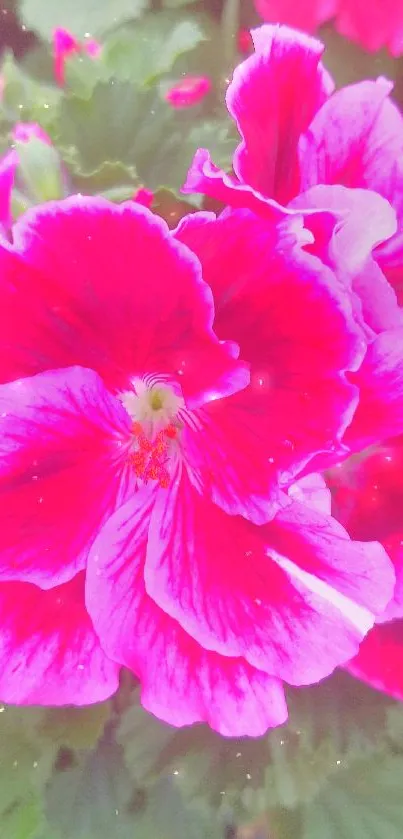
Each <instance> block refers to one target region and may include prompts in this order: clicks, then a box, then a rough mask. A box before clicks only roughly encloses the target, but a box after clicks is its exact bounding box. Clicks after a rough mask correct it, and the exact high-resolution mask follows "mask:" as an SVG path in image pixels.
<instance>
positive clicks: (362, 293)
mask: <svg viewBox="0 0 403 839" xmlns="http://www.w3.org/2000/svg"><path fill="white" fill-rule="evenodd" d="M252 34H253V39H254V44H255V54H254V55H252V56H250V57H249V58H248V59H246V60H245V61H244V62H243V63H242V64H240V66H239V67H237V68H236V70H235V72H234V77H233V81H232V82H231V84H230V86H229V88H228V91H227V106H228V109H229V112H230V114H231V116H232V117H233V118H234V119H235V120H236V123H237V126H238V129H239V132H240V134H241V142H240V144H239V146H238V148H237V150H236V152H235V155H234V160H233V169H234V172H235V176H234V177H231V176H229V175H226V174H225V173H224V172H222V171H220V170H219V169H218V168H217V167H215V166H214V164H213V163H212V161H211V159H210V155H209V153H208V151H207V150H205V149H200V150H199V151H198V152H197V154H196V156H195V159H194V161H193V165H192V167H191V169H190V171H189V174H188V178H187V182H186V184H185V186H184V188H183V191H184V192H195V191H199V192H203V193H205V194H207V195H210V196H212V197H214V198H216V199H218V200H221V201H224V202H225V203H227V204H228V205H229V207H231V208H239V207H244V208H247V209H248V210H250V211H252V212H253V213H254V214H255V215H256V216H259V217H260V219H262V220H263V219H266V220H267V221H270V220H271V219H273V218H277V219H278V218H279V216H280V215H281V213H283V219H284V212H288V213H289V214H290V215H289V216H288V218H289V224H291V223H292V218H293V216H292V214H293V213H296V212H298V213H300V214H301V216H302V219H303V223H304V226H305V228H306V230H308V231H310V235H311V239H310V240H309V241H308V240H307V241H306V247H307V248H308V249H309V250H311V252H312V253H314V254H316V255H317V256H318V257H320V258H321V259H322V260H323V261H324V262H326V263H327V264H329V265H330V266H333V268H335V267H336V266H337V273H338V276H339V277H340V278H342V279H343V281H344V282H345V284H346V291H347V290H348V292H349V293H350V294H351V295H352V297H351V299H352V305H353V310H354V317H355V319H356V322H357V323H359V324H360V325H361V328H362V330H363V333H364V334H365V336H366V341H367V343H368V352H367V355H366V357H365V362H364V363H363V364H361V365H359V366H358V368H357V369H356V372H354V373H352V375H351V381H353V382H354V384H355V385H356V386H357V387H358V388H359V391H360V401H359V404H358V407H357V412H356V415H355V417H354V422H353V423H352V425H351V427H350V428H349V429H348V430H347V432H346V436H345V438H344V440H343V443H344V444H346V445H347V446H348V447H349V448H350V449H354V450H359V449H360V448H363V447H364V446H367V445H369V444H371V443H374V442H378V441H380V440H382V439H384V438H385V437H388V436H391V435H396V434H398V433H401V432H402V430H403V414H402V410H401V404H402V401H401V397H402V394H403V314H402V310H401V309H400V308H399V306H398V304H397V300H396V294H395V292H394V289H393V287H392V285H393V286H394V288H396V289H398V288H399V283H400V282H401V278H402V277H403V237H402V233H401V221H402V213H403V209H402V208H403V168H402V164H401V161H403V120H402V117H401V115H400V113H399V112H398V110H397V108H396V106H395V105H394V104H393V103H392V102H391V100H390V99H389V93H390V89H391V86H390V84H389V83H388V82H386V81H385V80H384V79H379V80H378V81H374V82H361V83H359V84H357V85H352V86H350V87H347V88H344V89H342V90H340V91H337V92H334V85H333V82H332V80H331V78H330V77H329V74H328V73H327V71H326V70H325V68H324V67H323V65H322V63H321V61H320V59H321V55H322V52H323V47H322V45H321V44H320V43H319V42H318V41H316V40H314V39H312V38H310V37H308V36H306V35H303V34H302V33H299V32H295V31H293V30H290V29H288V28H287V27H279V26H274V27H272V26H262V27H261V28H260V29H257V30H255V31H254V32H253V33H252ZM296 78H298V80H299V83H298V85H296V84H295V79H296ZM301 89H303V91H304V95H303V96H301ZM278 202H282V203H283V204H286V205H287V207H286V210H284V208H282V207H281V206H280V205H279V204H278ZM227 212H228V211H227ZM396 215H397V216H398V219H399V228H398V232H396V230H397V227H396ZM294 222H295V223H296V221H295V219H294ZM191 223H192V224H193V225H194V228H195V233H194V234H192V235H194V236H195V237H197V233H196V228H197V225H198V224H199V222H198V219H197V216H196V217H195V218H194V220H193V221H192V222H191ZM187 241H188V244H189V245H190V247H194V246H193V244H192V237H191V234H190V232H189V235H188V240H187ZM197 252H198V255H199V258H201V260H202V262H203V263H204V262H205V259H207V258H208V254H207V255H206V257H204V256H203V253H202V250H201V249H199V250H198V251H197ZM388 281H389V282H388ZM218 335H219V337H221V335H220V331H219V329H218ZM312 465H313V464H311V467H312ZM321 465H322V467H323V460H322V462H320V461H317V462H316V464H315V466H316V467H317V468H321Z"/></svg>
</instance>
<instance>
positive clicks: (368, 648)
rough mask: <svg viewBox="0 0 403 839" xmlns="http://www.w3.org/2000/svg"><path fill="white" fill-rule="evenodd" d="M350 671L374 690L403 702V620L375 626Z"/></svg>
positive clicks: (348, 667)
mask: <svg viewBox="0 0 403 839" xmlns="http://www.w3.org/2000/svg"><path fill="white" fill-rule="evenodd" d="M346 670H348V672H349V673H351V675H352V676H356V677H357V679H361V681H363V682H366V683H367V684H368V685H371V687H373V688H376V689H377V690H381V691H383V692H384V693H387V694H389V695H390V696H393V697H394V698H395V699H401V700H403V620H397V621H392V622H391V623H384V624H382V625H381V626H374V628H373V629H371V631H370V632H369V633H368V635H367V637H366V638H364V641H363V642H362V644H361V646H360V649H359V652H358V655H356V656H355V658H353V660H352V661H350V662H349V663H348V665H347V666H346Z"/></svg>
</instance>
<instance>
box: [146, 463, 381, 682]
mask: <svg viewBox="0 0 403 839" xmlns="http://www.w3.org/2000/svg"><path fill="white" fill-rule="evenodd" d="M317 515H318V514H316V513H315V519H316V516H317ZM270 535H271V525H265V526H262V527H255V526H254V525H252V524H250V523H249V522H247V521H245V520H244V519H242V518H241V517H230V516H227V515H226V514H225V513H223V512H222V511H221V510H220V509H219V508H218V507H216V506H214V505H212V504H211V502H209V501H208V500H206V499H205V498H203V497H202V496H201V495H199V494H198V493H197V492H196V490H195V489H194V488H193V487H192V486H191V484H190V482H189V480H188V478H187V476H186V474H185V473H183V474H182V477H181V480H180V482H179V483H178V484H176V485H173V486H172V487H171V488H170V490H169V491H167V492H166V493H165V494H162V493H160V494H159V495H158V497H157V501H156V504H155V507H154V509H153V513H152V519H151V526H150V535H149V539H148V545H147V559H146V565H145V584H146V590H147V592H148V594H149V595H150V597H152V599H153V600H154V601H155V602H156V603H157V605H159V606H160V607H161V608H162V609H163V610H164V611H165V612H167V613H168V614H169V615H170V616H171V617H172V618H174V619H175V620H177V621H178V622H179V623H180V624H181V626H182V627H183V629H184V630H185V631H186V632H188V633H189V634H190V635H192V637H193V638H194V639H195V640H196V641H197V642H198V643H199V644H200V645H201V646H203V647H204V648H205V649H207V650H210V651H213V652H217V653H220V654H221V655H224V656H230V657H237V656H242V657H244V658H245V659H246V660H247V661H248V662H249V663H250V664H251V665H252V666H253V667H257V668H258V669H260V670H264V671H265V672H267V673H270V674H271V675H274V676H277V677H278V678H281V679H284V680H285V681H288V682H290V683H292V684H309V683H311V682H314V681H317V680H319V679H321V678H323V677H324V676H325V675H328V674H329V673H330V672H332V670H333V669H334V667H335V666H337V665H338V664H340V663H344V662H345V661H346V660H348V658H349V657H352V656H351V652H350V651H351V650H357V649H358V646H359V643H360V641H361V640H362V638H363V637H364V635H365V633H366V632H367V631H368V629H369V628H370V626H372V625H373V622H374V616H373V614H372V613H370V612H369V611H368V610H367V609H365V610H364V611H362V610H360V608H359V606H358V605H357V603H351V601H348V604H347V601H346V598H343V597H340V594H339V592H338V591H337V589H336V590H334V589H332V588H331V587H330V586H326V585H325V584H322V585H321V584H320V583H321V581H320V580H318V578H315V577H314V576H313V574H309V573H308V574H307V573H305V574H304V573H300V572H299V571H298V568H297V567H296V565H295V563H294V562H293V560H292V558H291V559H288V558H287V557H281V556H280V555H279V554H278V553H277V552H276V551H275V550H273V549H272V548H271V545H270ZM301 539H302V540H303V535H301ZM291 547H292V546H291ZM343 547H344V551H343V558H344V563H345V566H344V570H345V574H346V576H347V569H348V572H349V574H351V576H352V578H353V580H354V578H355V577H354V575H355V569H354V557H355V552H356V549H355V547H354V545H353V543H349V542H348V539H346V541H345V543H344V545H343ZM310 550H313V551H314V553H315V556H316V554H317V553H318V554H320V550H321V545H320V541H319V543H317V544H316V545H315V541H314V540H312V542H311V543H310ZM331 550H332V545H330V546H329V551H331ZM336 550H337V549H336ZM331 557H332V555H331V553H330V556H329V565H331V563H332V558H331ZM378 560H379V562H378V565H377V566H376V565H375V569H376V574H377V580H378V583H379V585H378V590H377V606H378V607H379V610H382V608H384V606H385V604H386V602H387V600H388V598H390V596H391V592H392V588H393V583H394V575H393V570H392V567H391V563H390V561H389V560H388V557H387V555H386V553H385V552H384V551H383V549H382V548H381V547H380V546H379V547H378ZM340 561H341V560H340V558H339V556H338V554H337V553H336V569H335V579H336V584H337V585H340V579H341V574H340V568H339V567H338V564H339V563H340ZM374 564H375V563H374ZM361 576H362V569H361V568H360V569H359V571H358V574H357V577H358V578H359V577H361ZM356 583H357V580H356ZM349 585H350V588H349V591H350V590H351V589H352V588H353V586H354V584H353V582H351V583H350V584H349ZM375 588H376V584H375V585H374V584H372V585H371V589H370V597H369V598H368V599H369V601H370V605H371V606H373V605H374V596H375V595H374V589H375ZM364 598H365V593H364V594H363V596H362V599H364ZM329 638H331V639H332V643H331V644H329Z"/></svg>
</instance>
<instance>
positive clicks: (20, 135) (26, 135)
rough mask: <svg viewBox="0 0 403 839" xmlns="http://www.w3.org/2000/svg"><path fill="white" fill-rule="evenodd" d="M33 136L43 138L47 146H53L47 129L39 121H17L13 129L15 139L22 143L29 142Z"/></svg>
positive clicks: (38, 138)
mask: <svg viewBox="0 0 403 839" xmlns="http://www.w3.org/2000/svg"><path fill="white" fill-rule="evenodd" d="M33 137H36V139H37V140H42V142H43V143H46V145H47V146H51V145H53V144H52V140H51V139H50V137H49V136H48V134H46V131H44V130H43V128H41V126H40V125H38V123H37V122H17V124H16V125H15V126H14V130H13V140H16V141H17V142H20V143H28V142H29V140H31V139H32V138H33Z"/></svg>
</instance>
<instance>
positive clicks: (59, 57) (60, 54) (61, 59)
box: [53, 28, 80, 86]
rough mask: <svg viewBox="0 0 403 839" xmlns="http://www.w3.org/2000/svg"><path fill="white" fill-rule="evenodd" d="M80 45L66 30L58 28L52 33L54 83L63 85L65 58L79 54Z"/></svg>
mask: <svg viewBox="0 0 403 839" xmlns="http://www.w3.org/2000/svg"><path fill="white" fill-rule="evenodd" d="M79 50H80V44H79V42H78V41H77V39H76V38H75V37H74V35H72V34H71V32H68V30H67V29H62V28H58V29H55V30H54V32H53V52H54V74H55V80H56V82H57V83H58V84H59V85H61V86H63V85H64V83H65V63H66V58H68V57H69V56H70V55H74V53H77V52H79Z"/></svg>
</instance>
